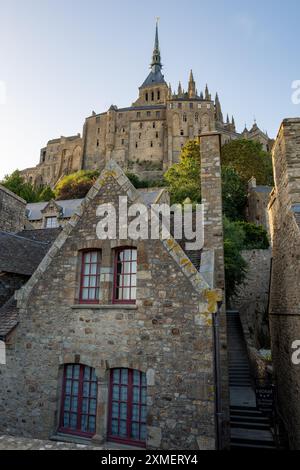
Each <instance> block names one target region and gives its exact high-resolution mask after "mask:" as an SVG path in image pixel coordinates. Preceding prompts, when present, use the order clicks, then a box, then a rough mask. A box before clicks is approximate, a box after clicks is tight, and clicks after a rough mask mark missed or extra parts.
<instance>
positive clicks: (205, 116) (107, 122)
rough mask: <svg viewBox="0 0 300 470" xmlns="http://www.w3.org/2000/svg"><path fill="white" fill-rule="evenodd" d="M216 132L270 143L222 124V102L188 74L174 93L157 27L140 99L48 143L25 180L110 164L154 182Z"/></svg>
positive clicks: (254, 132) (52, 180)
mask: <svg viewBox="0 0 300 470" xmlns="http://www.w3.org/2000/svg"><path fill="white" fill-rule="evenodd" d="M213 131H217V132H219V133H220V134H221V136H222V143H225V142H227V141H229V140H231V139H237V138H241V137H242V138H246V139H252V140H258V141H259V142H261V143H262V145H263V147H264V149H265V150H269V149H270V145H271V144H270V139H269V138H268V136H267V134H266V133H264V132H262V131H261V130H260V129H259V128H258V126H257V125H256V124H254V125H253V127H252V128H251V129H250V130H248V129H246V128H245V130H244V131H243V133H242V134H239V133H238V132H237V131H236V127H235V121H234V119H233V118H232V120H229V117H228V115H227V119H225V120H224V118H223V114H222V109H221V103H220V100H219V97H218V94H216V96H215V99H212V96H211V94H210V92H209V90H208V87H207V86H206V87H205V90H204V92H202V91H201V92H200V93H198V91H197V88H196V83H195V80H194V76H193V73H192V71H191V73H190V77H189V82H188V89H187V91H185V90H184V89H183V87H182V85H181V83H179V86H178V90H177V91H176V92H174V90H172V88H171V85H168V84H167V83H166V81H165V78H164V75H163V74H162V63H161V54H160V47H159V39H158V29H157V26H156V34H155V44H154V50H153V55H152V61H151V71H150V73H149V75H148V76H147V78H146V79H145V81H144V83H143V84H142V85H141V86H140V87H139V96H138V99H137V100H136V101H135V102H134V103H133V104H132V105H131V106H129V107H127V108H122V109H120V108H118V107H117V106H115V105H112V106H111V107H110V109H109V110H108V111H106V112H103V113H100V114H96V113H95V112H93V113H92V115H91V116H89V117H88V118H86V120H85V123H84V126H83V133H82V136H81V135H80V134H78V135H74V136H71V137H61V138H58V139H54V140H50V141H49V142H48V144H47V146H46V147H45V148H43V149H42V150H41V155H40V162H39V164H38V165H37V166H36V167H34V168H28V169H26V170H23V172H22V175H23V176H24V178H25V179H26V180H27V181H30V182H32V183H35V184H38V185H40V184H50V185H51V186H53V185H55V184H56V183H57V181H58V180H59V179H60V178H61V177H62V176H64V175H66V174H69V173H73V172H75V171H77V170H80V169H100V170H101V169H103V168H104V166H105V164H106V163H107V162H108V161H109V160H111V159H113V160H115V161H116V162H117V163H118V164H119V165H120V166H121V167H122V168H123V169H125V170H126V171H127V170H128V171H131V172H133V173H136V174H138V175H140V176H142V178H144V179H157V178H159V177H161V176H162V174H163V173H164V172H165V171H166V170H167V169H168V168H169V167H170V166H171V165H172V164H173V163H176V162H177V161H178V158H179V155H180V151H181V149H182V147H183V145H184V144H185V143H186V142H187V140H189V139H193V138H195V137H196V138H197V137H198V136H199V135H200V134H205V133H207V132H213Z"/></svg>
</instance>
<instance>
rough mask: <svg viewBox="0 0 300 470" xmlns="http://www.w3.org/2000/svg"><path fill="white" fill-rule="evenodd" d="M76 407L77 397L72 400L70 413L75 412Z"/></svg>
mask: <svg viewBox="0 0 300 470" xmlns="http://www.w3.org/2000/svg"><path fill="white" fill-rule="evenodd" d="M77 406H78V399H77V397H75V398H72V408H71V409H72V411H76V412H77Z"/></svg>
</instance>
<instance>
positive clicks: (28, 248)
mask: <svg viewBox="0 0 300 470" xmlns="http://www.w3.org/2000/svg"><path fill="white" fill-rule="evenodd" d="M20 233H21V234H19V235H17V234H13V233H7V232H0V247H1V250H0V272H1V271H2V272H8V273H17V274H23V275H27V276H31V275H32V273H33V272H34V271H35V270H36V268H37V267H38V265H39V264H40V262H41V261H42V259H43V258H44V256H45V254H46V253H47V251H48V250H49V248H50V246H51V244H52V242H53V241H52V242H50V241H43V242H42V241H36V240H32V239H30V238H28V237H27V238H26V236H23V232H20ZM26 233H27V231H26Z"/></svg>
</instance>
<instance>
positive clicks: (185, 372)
mask: <svg viewBox="0 0 300 470" xmlns="http://www.w3.org/2000/svg"><path fill="white" fill-rule="evenodd" d="M93 191H94V189H93ZM118 194H124V191H123V190H121V189H120V186H119V185H118V184H117V183H116V181H115V179H114V178H113V177H110V178H108V179H107V182H106V184H105V185H104V186H103V187H102V188H101V190H100V192H99V194H98V195H97V196H95V198H94V199H92V200H90V201H89V204H88V205H87V206H86V207H85V210H84V212H83V215H82V216H81V218H80V219H79V221H78V222H77V224H76V225H75V226H74V224H75V222H74V220H75V219H73V220H72V221H71V224H69V225H68V226H67V227H66V228H65V232H63V233H62V234H61V235H60V236H59V238H58V239H57V241H56V242H55V243H54V246H53V249H52V250H50V253H49V257H50V258H49V259H51V260H52V261H51V263H50V265H49V266H48V268H47V269H46V270H45V271H43V272H42V274H41V275H37V281H36V284H35V285H34V288H33V290H32V291H31V292H30V294H29V298H28V299H27V300H26V295H25V297H24V298H23V300H21V299H22V296H20V297H19V301H18V305H19V307H20V324H19V326H18V328H17V329H16V330H15V332H14V333H13V335H12V337H11V338H10V341H9V343H8V345H7V365H6V366H0V432H6V433H12V434H15V435H23V436H30V437H32V436H34V437H37V438H48V437H49V436H51V435H52V434H53V433H55V432H56V430H57V428H58V422H59V410H60V395H61V381H62V366H63V364H66V363H74V362H80V363H82V364H86V365H89V366H92V367H94V368H95V370H96V375H97V378H98V407H97V435H96V438H95V439H96V440H97V441H100V442H103V441H105V439H106V434H107V408H108V399H107V397H108V386H109V385H108V381H109V371H110V369H111V368H115V367H128V368H134V369H138V370H141V371H144V372H145V373H146V374H147V397H148V399H147V403H148V412H147V430H148V438H147V448H150V449H151V448H152V449H198V448H200V449H213V448H214V447H215V418H214V412H215V387H214V374H213V371H214V358H213V332H212V322H211V315H210V314H209V313H208V301H207V300H206V298H205V295H204V292H203V293H202V294H201V291H200V294H199V291H198V292H197V291H195V290H194V287H193V285H192V284H191V282H190V281H189V280H188V279H187V277H186V275H185V274H184V273H183V271H182V270H181V269H180V267H179V266H178V264H177V263H176V262H175V261H174V260H173V258H172V257H171V256H170V254H169V252H168V250H167V249H166V247H165V246H164V245H163V244H162V242H160V241H155V240H154V241H146V242H143V241H138V242H137V243H136V247H137V254H138V263H137V264H138V275H137V303H136V306H135V305H133V306H127V308H126V306H116V305H112V303H111V289H112V267H113V253H114V252H113V249H114V247H115V246H116V245H119V242H118V241H115V242H113V241H106V242H102V241H100V240H98V239H97V238H96V233H95V229H96V222H97V219H96V215H95V214H96V207H97V206H98V204H99V203H103V202H114V203H117V195H118ZM112 195H114V196H113V197H112ZM75 218H76V217H75ZM77 218H78V217H77ZM72 225H73V226H74V227H73V226H72ZM66 230H67V231H68V232H69V236H68V238H67V239H66V241H63V237H64V235H65V233H66ZM128 244H129V245H132V242H131V241H124V242H122V245H128ZM61 245H62V246H61ZM60 246H61V248H60V249H59V251H58V252H57V251H55V250H57V247H60ZM86 248H99V249H102V267H101V291H102V296H101V300H100V304H99V305H96V306H95V307H94V308H93V307H92V306H89V305H88V306H83V305H79V304H78V276H79V269H80V250H82V249H86ZM45 262H46V261H45ZM41 269H42V265H40V267H39V270H41ZM31 281H32V280H31ZM31 281H29V284H30V282H31ZM32 282H33V281H32ZM27 289H28V287H27ZM24 293H25V294H26V287H25V290H24ZM25 302H26V304H25Z"/></svg>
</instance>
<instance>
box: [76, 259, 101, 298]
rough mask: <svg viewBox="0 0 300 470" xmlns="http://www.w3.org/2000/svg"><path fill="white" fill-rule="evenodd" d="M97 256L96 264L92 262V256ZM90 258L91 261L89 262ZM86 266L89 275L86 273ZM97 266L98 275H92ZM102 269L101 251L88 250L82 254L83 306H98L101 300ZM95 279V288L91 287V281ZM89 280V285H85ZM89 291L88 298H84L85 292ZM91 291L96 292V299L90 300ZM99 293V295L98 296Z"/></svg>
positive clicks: (80, 293) (81, 282) (81, 290)
mask: <svg viewBox="0 0 300 470" xmlns="http://www.w3.org/2000/svg"><path fill="white" fill-rule="evenodd" d="M94 254H96V262H93V261H92V258H91V257H92V255H94ZM88 256H89V257H90V258H89V261H87V260H88ZM86 266H89V268H88V274H86V273H85V268H86ZM93 266H96V273H92V267H93ZM100 268H101V251H100V250H86V251H83V252H82V257H81V273H80V291H79V303H81V304H98V303H99V300H100ZM93 278H95V286H93V285H91V279H93ZM86 280H87V285H85V283H86ZM86 289H87V291H88V298H87V299H85V298H84V295H83V294H84V290H86ZM90 291H93V292H94V297H93V298H90V297H89V296H90ZM97 291H98V295H97Z"/></svg>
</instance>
